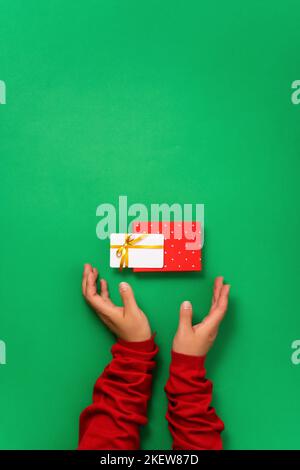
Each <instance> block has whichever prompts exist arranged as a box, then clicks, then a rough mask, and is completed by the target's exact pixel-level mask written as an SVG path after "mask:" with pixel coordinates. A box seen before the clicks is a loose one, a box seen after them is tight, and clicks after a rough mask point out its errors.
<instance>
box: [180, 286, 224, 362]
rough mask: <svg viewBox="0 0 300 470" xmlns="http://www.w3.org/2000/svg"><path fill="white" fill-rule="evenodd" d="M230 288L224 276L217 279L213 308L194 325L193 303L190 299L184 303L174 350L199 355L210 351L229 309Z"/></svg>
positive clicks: (189, 354)
mask: <svg viewBox="0 0 300 470" xmlns="http://www.w3.org/2000/svg"><path fill="white" fill-rule="evenodd" d="M229 289H230V286H229V285H228V284H223V277H217V278H216V279H215V285H214V293H213V298H212V305H211V309H210V311H209V313H208V315H207V316H206V317H205V318H204V320H203V321H202V322H200V323H198V324H197V325H194V326H193V324H192V317H193V308H192V304H191V303H190V302H188V301H185V302H183V303H182V305H181V307H180V314H179V315H180V317H179V325H178V330H177V333H176V335H175V337H174V341H173V351H175V352H178V353H181V354H186V355H188V356H199V357H200V356H205V355H206V354H207V353H208V351H209V350H210V348H211V347H212V345H213V344H214V341H215V339H216V337H217V334H218V329H219V325H220V323H221V321H222V320H223V318H224V315H225V313H226V310H227V305H228V296H229Z"/></svg>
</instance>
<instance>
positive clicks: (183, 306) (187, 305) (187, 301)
mask: <svg viewBox="0 0 300 470" xmlns="http://www.w3.org/2000/svg"><path fill="white" fill-rule="evenodd" d="M182 308H192V304H191V302H190V301H189V300H185V301H184V302H183V304H182Z"/></svg>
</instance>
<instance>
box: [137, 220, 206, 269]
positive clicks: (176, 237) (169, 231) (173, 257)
mask: <svg viewBox="0 0 300 470" xmlns="http://www.w3.org/2000/svg"><path fill="white" fill-rule="evenodd" d="M133 232H135V233H137V234H143V233H150V232H152V233H153V234H162V235H164V240H165V242H164V264H163V267H161V268H157V267H156V268H154V267H152V268H150V267H144V268H142V267H136V268H135V269H134V271H136V272H138V271H201V269H202V262H201V225H200V223H199V222H136V223H134V224H133Z"/></svg>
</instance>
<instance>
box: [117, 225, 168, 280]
mask: <svg viewBox="0 0 300 470" xmlns="http://www.w3.org/2000/svg"><path fill="white" fill-rule="evenodd" d="M163 265H164V236H163V235H162V234H152V233H150V234H147V233H143V234H141V235H136V234H127V233H112V234H111V236H110V266H111V267H112V268H119V269H120V270H121V271H122V269H123V268H158V269H159V268H162V267H163Z"/></svg>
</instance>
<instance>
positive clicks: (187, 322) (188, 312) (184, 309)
mask: <svg viewBox="0 0 300 470" xmlns="http://www.w3.org/2000/svg"><path fill="white" fill-rule="evenodd" d="M192 318H193V307H192V304H191V302H189V301H188V300H185V301H184V302H183V303H182V304H181V306H180V311H179V325H178V329H183V330H184V329H190V328H192Z"/></svg>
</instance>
